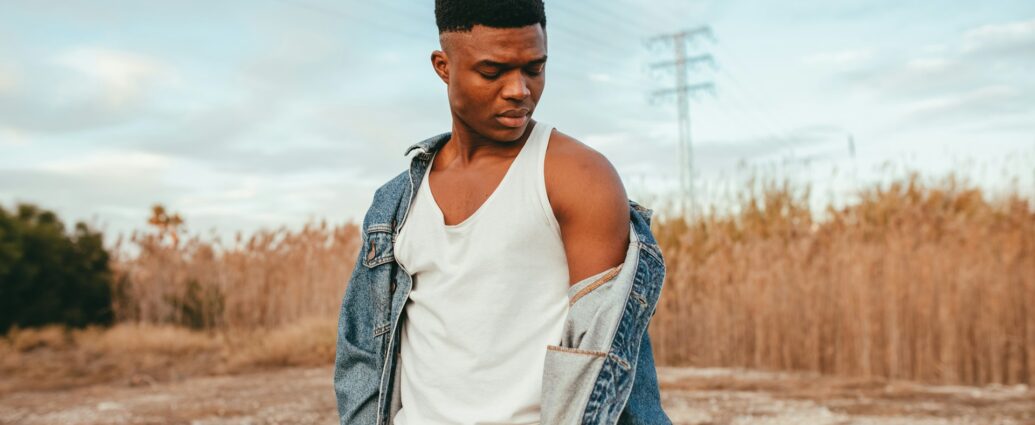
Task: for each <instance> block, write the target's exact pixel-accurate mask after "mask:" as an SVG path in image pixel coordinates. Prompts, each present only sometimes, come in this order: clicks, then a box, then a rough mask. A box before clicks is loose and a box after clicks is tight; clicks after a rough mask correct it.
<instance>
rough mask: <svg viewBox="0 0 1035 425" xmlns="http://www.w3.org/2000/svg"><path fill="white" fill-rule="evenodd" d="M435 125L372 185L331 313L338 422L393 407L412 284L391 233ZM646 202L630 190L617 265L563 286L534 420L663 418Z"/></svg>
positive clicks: (359, 420) (549, 423) (655, 266)
mask: <svg viewBox="0 0 1035 425" xmlns="http://www.w3.org/2000/svg"><path fill="white" fill-rule="evenodd" d="M449 137H450V133H448V132H447V133H443V134H440V135H437V136H434V137H431V138H428V139H426V140H424V141H421V142H419V143H416V144H414V145H412V146H410V147H409V148H408V149H407V150H406V153H405V154H406V155H408V154H409V153H410V152H411V151H413V150H417V151H418V154H417V155H415V156H414V157H413V158H412V160H411V162H410V169H409V170H408V171H405V172H403V173H401V174H399V175H398V176H396V177H395V178H393V179H392V180H391V181H389V182H388V183H386V184H384V185H383V186H381V187H380V188H379V189H378V190H377V191H376V192H375V194H374V200H373V204H372V205H371V206H370V209H369V210H368V211H367V213H366V216H365V217H364V219H363V227H362V246H361V248H360V251H359V258H358V259H357V261H356V266H355V268H354V270H353V271H352V276H351V278H350V280H349V284H348V287H347V288H346V290H345V296H344V298H343V300H342V304H341V311H340V317H339V320H338V340H337V354H336V356H335V361H334V392H335V396H336V398H337V404H338V414H339V417H340V421H341V424H358V425H382V424H384V425H387V424H390V419H391V418H392V417H394V416H395V413H396V412H397V411H398V410H399V408H400V407H401V404H400V403H401V402H400V397H399V388H400V382H399V369H400V368H398V367H397V365H398V357H399V345H400V329H401V328H400V326H401V322H400V320H405V315H404V314H403V307H404V306H405V305H406V300H407V298H408V296H409V292H410V288H411V287H412V285H413V280H412V277H411V276H410V275H409V274H407V273H406V272H405V271H403V270H402V268H401V267H399V266H398V264H397V263H396V262H395V257H394V255H393V253H394V243H395V239H396V236H397V235H398V234H399V230H400V229H401V228H402V225H403V223H404V221H405V220H406V213H407V211H408V210H409V208H410V206H411V204H412V201H413V194H414V188H417V187H420V182H421V179H422V178H423V176H424V173H425V170H427V167H429V166H430V160H431V157H432V154H433V153H434V152H435V150H436V149H438V148H440V147H441V146H442V145H443V144H444V143H445V142H446V141H448V140H449ZM651 214H652V210H650V209H647V208H645V207H643V206H641V205H639V204H637V203H636V202H634V201H632V200H629V215H630V225H629V226H630V228H629V232H630V234H629V246H628V248H627V250H626V255H625V260H624V261H623V262H622V263H621V264H620V265H618V266H616V267H614V268H611V269H609V270H605V271H602V272H600V273H598V274H596V275H594V276H590V277H588V278H585V279H583V280H581V281H579V282H576V283H575V284H574V285H571V286H570V287H569V288H568V299H569V306H570V308H569V312H568V315H567V317H566V318H565V323H564V329H563V336H562V339H561V341H560V342H559V345H549V346H546V347H543V351H544V352H545V365H544V369H543V389H542V398H541V403H540V413H541V420H542V424H544V425H554V424H564V425H567V424H586V425H588V424H608V425H610V424H652V425H656V424H671V421H670V420H669V418H668V417H667V415H666V414H665V412H664V411H663V410H662V409H661V401H660V393H659V390H658V379H657V373H656V371H655V368H654V355H653V352H652V351H651V344H650V337H649V335H648V334H647V325H648V324H649V322H650V319H651V318H652V317H653V315H654V311H655V307H656V306H657V303H658V297H659V296H660V294H661V286H662V282H663V280H664V277H665V262H664V260H663V258H662V256H661V250H660V249H659V248H658V244H657V241H655V239H654V235H653V234H652V233H651V231H650V218H651Z"/></svg>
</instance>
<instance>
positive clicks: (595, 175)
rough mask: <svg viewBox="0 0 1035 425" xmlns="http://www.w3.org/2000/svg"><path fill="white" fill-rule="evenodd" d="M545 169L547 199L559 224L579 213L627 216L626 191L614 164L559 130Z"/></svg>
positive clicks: (549, 152) (555, 131) (547, 156)
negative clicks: (606, 212) (607, 212)
mask: <svg viewBox="0 0 1035 425" xmlns="http://www.w3.org/2000/svg"><path fill="white" fill-rule="evenodd" d="M544 168H545V171H544V173H545V176H546V191H547V196H549V198H550V203H551V205H552V206H553V209H554V215H556V216H557V218H558V220H561V219H562V217H568V216H570V215H571V214H572V213H573V212H575V211H578V210H589V211H595V213H598V214H599V213H601V212H603V211H601V210H600V209H601V208H606V209H617V210H618V214H627V212H628V211H627V198H626V192H625V187H624V185H623V184H622V179H621V177H619V175H618V172H617V171H616V170H615V167H614V166H613V165H612V164H611V161H609V160H608V159H607V157H605V156H604V155H603V154H601V153H600V152H598V151H597V150H595V149H593V148H592V147H590V146H588V145H586V144H584V143H582V142H580V141H579V140H577V139H575V138H574V137H571V136H569V135H567V134H564V133H562V132H560V131H558V130H554V131H553V132H552V133H551V134H550V144H549V146H548V148H547V150H546V159H545V164H544Z"/></svg>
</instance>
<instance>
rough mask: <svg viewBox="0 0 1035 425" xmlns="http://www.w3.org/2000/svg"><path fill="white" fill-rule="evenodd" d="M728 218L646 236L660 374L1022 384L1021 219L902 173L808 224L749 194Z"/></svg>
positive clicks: (1024, 254)
mask: <svg viewBox="0 0 1035 425" xmlns="http://www.w3.org/2000/svg"><path fill="white" fill-rule="evenodd" d="M759 187H760V188H761V189H760V190H759V191H758V192H754V193H755V195H753V196H747V197H745V199H744V200H743V201H742V202H741V203H740V208H739V212H737V213H736V214H730V215H723V216H708V217H704V218H701V219H699V220H695V221H691V222H687V221H685V220H681V219H670V220H664V221H661V222H660V223H659V226H658V228H657V231H656V236H657V237H658V239H659V241H660V243H661V245H662V250H663V252H664V254H665V259H666V263H667V267H668V278H667V280H666V283H665V288H664V290H663V293H662V294H663V295H662V298H661V302H660V305H659V306H658V310H657V314H656V316H655V319H654V322H652V326H651V329H650V332H651V335H652V337H653V338H654V340H655V341H657V342H656V349H655V355H656V356H657V359H658V361H659V363H661V364H666V365H694V366H727V367H729V366H732V367H747V368H754V369H769V370H799V371H815V372H821V373H824V374H836V375H844V376H860V377H886V378H894V379H909V380H916V381H921V382H928V383H940V384H966V385H981V384H988V383H1001V384H1014V383H1026V384H1031V383H1033V382H1035V211H1033V208H1032V205H1031V202H1030V200H1029V199H1024V198H1022V197H1020V196H1019V195H1017V194H1016V192H1014V193H1013V194H1008V195H1004V196H1002V197H1000V198H999V199H996V200H989V199H987V196H985V194H983V193H982V191H981V190H980V189H978V188H976V187H973V186H970V185H967V184H965V183H961V182H959V181H957V180H955V179H946V180H942V181H940V182H935V183H926V184H925V183H922V182H921V179H920V178H918V177H916V176H913V177H912V178H910V179H907V180H905V181H899V182H896V183H893V184H890V185H887V186H883V187H875V188H872V189H870V190H866V191H864V192H862V193H861V194H860V195H859V199H858V200H857V202H854V203H852V204H851V205H849V206H847V207H844V208H840V209H834V208H828V210H827V211H826V213H825V214H824V216H823V217H822V218H820V219H816V218H814V217H813V215H812V214H810V212H809V209H808V203H807V191H796V190H794V189H793V188H790V187H788V186H787V185H775V184H772V183H768V184H761V185H759Z"/></svg>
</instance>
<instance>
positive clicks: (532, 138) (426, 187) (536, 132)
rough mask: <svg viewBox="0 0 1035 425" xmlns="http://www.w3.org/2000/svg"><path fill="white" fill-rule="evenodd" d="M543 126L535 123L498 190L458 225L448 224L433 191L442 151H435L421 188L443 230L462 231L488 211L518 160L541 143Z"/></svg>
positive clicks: (508, 166) (497, 187) (508, 167)
mask: <svg viewBox="0 0 1035 425" xmlns="http://www.w3.org/2000/svg"><path fill="white" fill-rule="evenodd" d="M541 125H544V124H543V123H541V122H539V121H535V124H534V125H533V127H532V131H531V132H530V133H529V135H528V139H526V140H525V144H524V145H521V150H519V151H518V154H517V155H515V156H514V159H513V160H512V161H510V164H509V165H507V171H506V172H504V173H503V178H502V179H500V181H499V183H497V184H496V188H494V189H493V190H492V193H491V194H489V197H488V198H485V200H484V201H482V204H481V205H479V206H478V209H476V210H475V211H474V212H473V213H471V215H469V216H467V218H465V219H463V221H461V222H459V223H456V224H446V215H445V214H444V213H443V212H442V208H441V207H439V205H438V201H437V200H436V199H435V194H434V193H432V191H431V166H432V164H434V163H435V157H436V156H437V155H438V153H439V151H441V150H442V149H441V148H439V149H438V150H436V151H435V153H433V154H432V155H431V161H430V162H429V163H428V169H427V171H425V175H424V180H423V182H421V188H422V190H423V191H424V193H425V194H427V199H428V201H429V202H430V203H431V207H432V209H433V210H434V211H435V215H436V216H438V222H439V224H440V225H441V226H442V228H444V229H446V230H449V231H460V230H462V229H464V228H466V227H468V225H469V224H470V223H472V222H474V219H475V218H476V217H478V215H480V214H481V212H482V211H483V210H485V209H486V207H487V206H488V205H489V204H490V202H492V200H493V199H494V198H496V197H497V194H498V193H499V192H500V191H501V189H503V188H504V187H505V186H504V184H506V183H507V181H508V180H509V179H510V175H511V174H513V173H514V172H515V171H514V168H515V164H517V163H518V160H520V159H521V158H522V157H524V156H526V155H525V152H526V151H528V150H532V149H533V148H529V146H528V145H529V144H531V143H540V142H539V140H538V138H539V137H540V130H541V128H540V127H541ZM547 137H549V136H547Z"/></svg>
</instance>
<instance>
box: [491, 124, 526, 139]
mask: <svg viewBox="0 0 1035 425" xmlns="http://www.w3.org/2000/svg"><path fill="white" fill-rule="evenodd" d="M528 125H529V123H525V125H523V126H521V127H516V128H512V127H502V128H500V127H497V128H499V130H496V131H495V132H494V134H493V139H495V140H498V141H501V142H513V141H515V140H517V139H520V138H521V136H522V135H523V134H525V130H528Z"/></svg>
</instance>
